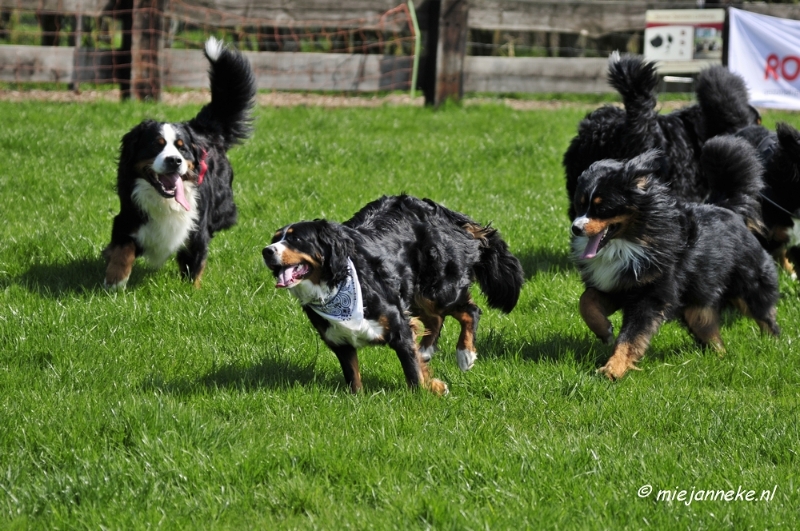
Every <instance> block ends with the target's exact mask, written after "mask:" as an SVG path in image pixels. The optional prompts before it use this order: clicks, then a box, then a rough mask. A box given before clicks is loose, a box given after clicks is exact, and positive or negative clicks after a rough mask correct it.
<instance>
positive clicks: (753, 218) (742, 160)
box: [700, 135, 766, 235]
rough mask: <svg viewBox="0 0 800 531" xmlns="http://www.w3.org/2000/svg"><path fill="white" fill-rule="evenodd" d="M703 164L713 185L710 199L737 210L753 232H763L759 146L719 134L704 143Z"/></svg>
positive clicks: (719, 204) (764, 230)
mask: <svg viewBox="0 0 800 531" xmlns="http://www.w3.org/2000/svg"><path fill="white" fill-rule="evenodd" d="M700 165H701V168H702V171H703V174H704V175H705V177H706V179H707V180H708V185H709V189H710V194H709V197H708V201H707V202H708V203H710V204H713V205H717V206H720V207H723V208H727V209H728V210H732V211H734V212H736V213H737V214H739V215H740V216H742V218H744V220H745V223H746V224H747V227H748V228H749V229H750V231H751V232H753V233H755V234H759V235H764V233H765V232H766V228H765V226H764V222H763V221H762V219H761V203H760V201H759V193H760V192H761V189H762V188H763V187H764V182H763V180H762V179H761V175H762V173H763V172H764V169H763V166H762V164H761V161H760V160H759V158H758V152H757V151H756V149H755V148H754V147H753V146H751V145H750V143H749V142H747V141H746V140H744V139H743V138H739V137H735V136H731V135H722V136H717V137H714V138H712V139H711V140H709V141H708V142H706V143H705V145H704V146H703V152H702V154H701V156H700Z"/></svg>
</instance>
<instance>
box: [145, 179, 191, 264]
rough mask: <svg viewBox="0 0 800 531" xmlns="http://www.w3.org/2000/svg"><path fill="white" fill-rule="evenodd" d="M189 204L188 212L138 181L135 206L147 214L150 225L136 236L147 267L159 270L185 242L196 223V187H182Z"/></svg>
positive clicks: (147, 184) (189, 183)
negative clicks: (142, 250)
mask: <svg viewBox="0 0 800 531" xmlns="http://www.w3.org/2000/svg"><path fill="white" fill-rule="evenodd" d="M183 186H184V190H185V194H186V200H187V201H188V202H189V205H190V207H191V209H190V210H188V211H187V210H185V209H184V208H183V207H182V206H181V205H179V204H178V202H177V201H175V199H172V198H166V197H163V196H162V195H161V194H159V193H158V192H157V191H156V190H155V189H154V188H153V187H152V186H151V185H150V183H148V182H147V181H145V180H144V179H137V180H136V184H135V185H134V188H133V195H132V197H133V202H134V203H135V204H136V205H137V206H138V207H139V208H141V209H142V211H143V212H145V213H146V214H147V217H148V218H149V219H148V221H147V223H145V224H144V225H142V226H141V227H139V230H138V231H136V233H135V234H133V235H132V236H133V238H134V239H135V240H136V243H138V244H139V245H140V246H141V247H142V249H144V254H143V256H144V258H145V260H147V263H148V265H150V266H151V267H154V268H159V267H161V266H162V265H164V262H166V261H167V259H168V258H169V257H170V256H172V254H173V253H175V251H177V250H178V249H179V248H180V247H181V246H182V245H183V244H184V243H185V242H186V238H187V237H188V236H189V233H190V232H191V231H192V229H194V227H195V224H196V223H197V217H198V213H197V193H198V192H197V187H196V186H195V184H194V183H191V182H184V183H183Z"/></svg>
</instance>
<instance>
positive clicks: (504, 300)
mask: <svg viewBox="0 0 800 531" xmlns="http://www.w3.org/2000/svg"><path fill="white" fill-rule="evenodd" d="M424 201H425V202H426V203H428V204H429V205H431V206H433V207H434V208H435V209H436V210H437V211H438V213H439V215H441V216H443V217H445V218H447V219H449V220H450V222H451V223H453V224H455V225H457V226H459V227H461V228H462V229H464V230H466V231H467V232H468V233H470V234H471V235H472V236H473V237H474V238H475V239H477V240H479V241H480V243H481V255H480V260H479V261H478V263H477V264H475V266H474V268H473V269H474V272H475V278H477V279H478V284H479V285H480V287H481V291H483V294H484V295H486V301H487V302H488V303H489V306H491V307H492V308H497V309H498V310H501V311H503V312H505V313H509V312H510V311H511V310H513V309H514V307H515V306H516V305H517V301H518V300H519V294H520V291H522V284H523V282H524V281H525V275H524V272H523V271H522V264H520V263H519V260H517V257H516V256H514V255H513V254H511V251H509V250H508V245H507V244H506V242H505V240H503V238H502V237H501V236H500V233H499V232H497V229H495V228H493V227H491V225H487V226H485V227H483V226H481V225H480V224H478V223H476V222H475V221H473V220H472V219H470V218H469V217H467V216H465V215H464V214H461V213H460V212H454V211H452V210H450V209H447V208H445V207H443V206H441V205H439V204H438V203H436V202H434V201H431V200H430V199H425V200H424Z"/></svg>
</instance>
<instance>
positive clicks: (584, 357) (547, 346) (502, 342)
mask: <svg viewBox="0 0 800 531" xmlns="http://www.w3.org/2000/svg"><path fill="white" fill-rule="evenodd" d="M477 348H478V355H479V356H480V357H482V358H511V359H522V360H526V361H533V362H536V363H539V362H563V361H565V360H574V361H575V362H577V363H578V364H579V365H581V366H585V367H586V368H587V370H588V369H592V370H594V369H596V368H597V367H599V366H600V364H601V363H604V362H605V361H606V359H607V358H608V356H610V355H611V348H610V347H606V348H604V345H601V344H600V343H599V342H596V341H592V340H589V339H588V338H587V339H583V338H576V337H571V336H565V335H558V334H553V335H548V336H545V337H542V338H533V339H531V340H529V341H526V340H523V339H520V338H512V339H508V338H506V337H505V336H503V335H502V334H499V333H496V332H495V331H494V330H492V331H490V332H489V333H488V334H486V335H485V336H478V344H477Z"/></svg>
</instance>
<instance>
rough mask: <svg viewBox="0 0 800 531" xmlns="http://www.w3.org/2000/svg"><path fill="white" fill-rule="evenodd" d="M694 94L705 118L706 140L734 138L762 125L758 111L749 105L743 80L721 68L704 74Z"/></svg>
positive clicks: (714, 67) (710, 69)
mask: <svg viewBox="0 0 800 531" xmlns="http://www.w3.org/2000/svg"><path fill="white" fill-rule="evenodd" d="M695 92H696V93H697V101H698V103H699V104H700V108H701V109H703V116H704V117H705V120H704V122H705V126H706V131H705V137H706V138H711V137H714V136H717V135H722V134H726V133H727V134H733V133H735V132H736V131H738V130H739V129H741V128H743V127H746V126H748V125H754V124H758V123H760V122H761V115H760V114H759V112H758V110H757V109H756V108H755V107H753V106H751V105H750V104H749V103H748V95H747V86H746V85H745V83H744V80H743V79H742V78H741V77H740V76H738V75H737V74H734V73H733V72H731V71H730V70H728V69H727V68H725V67H724V66H713V67H711V68H708V69H706V70H703V71H702V72H701V73H700V75H699V76H698V77H697V87H696V89H695Z"/></svg>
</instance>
